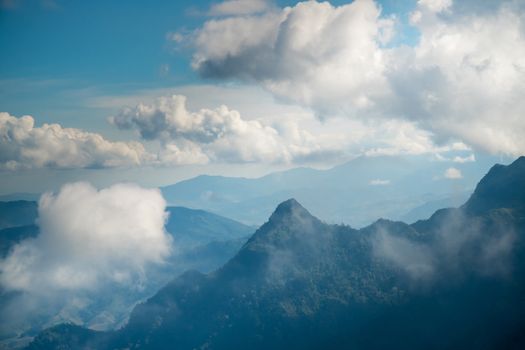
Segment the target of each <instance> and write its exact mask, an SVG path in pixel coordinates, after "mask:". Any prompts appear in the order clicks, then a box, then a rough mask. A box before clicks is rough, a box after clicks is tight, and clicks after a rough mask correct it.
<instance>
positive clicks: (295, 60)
mask: <svg viewBox="0 0 525 350" xmlns="http://www.w3.org/2000/svg"><path fill="white" fill-rule="evenodd" d="M379 14H380V10H379V7H378V6H377V5H376V4H375V3H374V2H372V1H366V0H357V1H355V2H353V3H351V4H348V5H343V6H339V7H334V6H332V5H330V4H329V3H328V2H323V3H318V2H315V1H309V2H303V3H298V4H297V5H295V6H294V7H287V8H284V9H282V10H281V11H270V12H267V13H265V14H264V15H261V16H243V17H228V18H225V19H221V20H212V21H208V22H206V23H205V24H204V26H203V27H202V28H201V29H199V30H198V31H197V32H196V33H194V35H195V39H194V45H195V54H194V56H193V67H194V68H195V69H196V70H198V71H199V72H200V73H201V74H202V75H204V76H207V77H218V78H243V79H248V80H250V79H256V80H258V81H260V82H261V83H262V84H263V85H264V86H265V87H266V88H267V89H269V90H270V91H272V92H273V93H274V94H276V95H278V96H280V97H282V98H286V99H288V100H292V101H296V102H299V103H301V104H304V105H308V106H315V107H317V108H319V109H323V108H322V107H326V106H327V105H329V106H331V107H330V109H333V108H335V107H334V106H335V105H341V104H340V102H341V101H342V100H343V99H345V100H348V101H350V103H345V104H344V105H342V108H343V109H346V108H347V107H351V110H355V109H357V110H361V109H365V108H368V107H370V106H371V104H373V99H374V98H373V96H379V95H382V94H384V93H386V90H385V89H386V88H387V85H386V81H385V79H384V69H385V57H384V54H383V52H382V51H381V50H380V49H379V46H380V45H381V43H384V42H386V41H387V40H388V37H389V36H390V35H391V34H392V27H393V24H394V21H393V20H391V19H381V18H379Z"/></svg>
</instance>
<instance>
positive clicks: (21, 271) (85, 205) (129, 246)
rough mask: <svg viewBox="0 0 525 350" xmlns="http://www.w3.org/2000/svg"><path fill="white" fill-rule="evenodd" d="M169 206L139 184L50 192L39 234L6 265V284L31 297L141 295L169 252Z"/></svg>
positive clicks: (2, 277)
mask: <svg viewBox="0 0 525 350" xmlns="http://www.w3.org/2000/svg"><path fill="white" fill-rule="evenodd" d="M165 206H166V202H165V201H164V199H163V197H162V195H161V194H160V191H159V190H157V189H144V188H141V187H138V186H137V185H133V184H118V185H114V186H112V187H109V188H106V189H102V190H100V191H98V190H97V189H95V188H94V187H92V186H91V185H89V184H88V183H71V184H67V185H64V186H63V187H62V188H61V190H60V191H59V192H58V193H57V194H52V193H45V194H44V195H42V197H41V198H40V201H39V204H38V214H39V219H38V225H39V227H40V234H39V235H38V236H37V237H36V238H34V239H27V240H25V241H22V242H21V243H20V244H18V245H16V246H15V247H14V249H13V250H12V251H11V253H10V254H9V255H8V256H7V257H6V258H5V260H3V261H1V262H0V271H1V274H0V281H1V284H2V286H3V287H4V288H6V289H10V290H21V291H26V292H30V293H33V294H40V293H50V294H51V293H52V292H53V291H57V290H96V289H97V288H99V287H100V285H101V284H103V283H117V284H126V285H129V286H130V287H132V288H136V287H137V285H139V284H140V282H141V281H142V280H143V279H144V278H145V273H146V268H147V266H148V265H149V264H151V263H161V262H163V260H164V258H166V257H167V256H168V255H169V254H170V252H171V237H170V236H169V235H168V234H167V233H166V232H165V231H164V221H165V219H166V215H167V214H166V212H165V211H164V210H165Z"/></svg>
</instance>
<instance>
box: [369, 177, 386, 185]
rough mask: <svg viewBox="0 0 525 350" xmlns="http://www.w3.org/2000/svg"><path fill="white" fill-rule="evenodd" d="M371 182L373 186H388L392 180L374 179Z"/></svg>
mask: <svg viewBox="0 0 525 350" xmlns="http://www.w3.org/2000/svg"><path fill="white" fill-rule="evenodd" d="M369 184H370V185H372V186H386V185H390V180H381V179H374V180H370V182H369Z"/></svg>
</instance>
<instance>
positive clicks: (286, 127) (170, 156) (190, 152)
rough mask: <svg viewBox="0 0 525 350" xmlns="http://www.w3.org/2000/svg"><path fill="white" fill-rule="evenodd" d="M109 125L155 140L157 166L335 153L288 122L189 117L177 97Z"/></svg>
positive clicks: (202, 114)
mask: <svg viewBox="0 0 525 350" xmlns="http://www.w3.org/2000/svg"><path fill="white" fill-rule="evenodd" d="M110 122H111V123H112V124H114V125H116V126H117V127H119V128H121V129H135V130H137V131H138V132H139V134H140V136H141V137H142V138H144V139H147V140H154V139H155V140H159V141H160V142H161V144H162V150H161V152H160V155H159V162H160V163H161V164H170V163H171V164H192V163H197V164H205V163H208V162H232V163H236V162H238V163H243V162H267V163H272V162H282V163H290V162H293V161H300V160H301V159H309V158H315V157H321V156H330V155H337V154H339V153H341V149H340V148H335V149H332V148H331V146H330V145H327V143H326V144H323V143H321V141H322V139H323V138H322V137H314V136H313V135H312V134H311V133H310V132H308V131H306V130H304V129H300V128H299V126H298V125H297V123H295V122H293V121H290V120H284V121H281V122H276V123H272V124H271V125H270V124H267V123H265V122H263V121H261V120H248V119H244V118H242V117H241V115H240V113H239V112H237V111H236V110H232V109H229V108H228V107H227V106H224V105H222V106H220V107H218V108H216V109H213V110H211V109H201V110H199V111H197V112H191V111H188V109H187V108H186V97H184V96H181V95H173V96H171V97H161V98H158V99H157V100H156V101H155V102H154V103H152V104H139V105H137V106H136V107H134V108H127V109H124V110H122V111H121V112H120V113H119V114H117V115H116V116H113V117H111V118H110ZM339 147H341V146H339Z"/></svg>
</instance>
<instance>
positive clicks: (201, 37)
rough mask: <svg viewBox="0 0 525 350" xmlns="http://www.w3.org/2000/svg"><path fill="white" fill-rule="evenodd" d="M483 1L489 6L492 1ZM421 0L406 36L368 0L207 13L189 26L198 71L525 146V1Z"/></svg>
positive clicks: (333, 107) (477, 142)
mask: <svg viewBox="0 0 525 350" xmlns="http://www.w3.org/2000/svg"><path fill="white" fill-rule="evenodd" d="M487 6H488V5H487ZM480 7H481V6H480V5H479V4H476V2H472V1H470V2H459V1H458V2H453V1H451V0H421V1H419V2H418V3H417V5H416V8H415V9H414V11H413V13H412V14H411V16H410V17H411V24H412V25H413V26H415V29H417V30H418V31H419V34H420V36H419V41H418V42H417V43H416V44H415V45H413V46H407V45H397V46H393V43H394V41H392V40H391V39H392V38H394V37H395V35H396V32H395V29H396V28H397V27H396V23H397V22H396V21H398V20H399V19H396V18H392V17H385V16H382V15H381V9H380V6H379V5H378V4H377V3H375V2H374V1H372V0H358V1H354V2H352V3H350V4H346V5H341V6H332V5H331V4H329V3H328V2H323V3H319V2H316V1H308V2H302V3H298V4H296V5H295V6H293V7H286V8H282V9H280V10H277V9H272V10H269V11H266V12H264V13H262V14H258V15H246V16H227V17H225V18H220V19H212V20H209V21H207V22H206V23H204V24H203V25H202V27H201V28H198V29H197V30H196V31H195V32H194V33H193V34H192V36H191V41H192V45H193V50H194V54H193V61H192V62H193V63H192V64H193V67H194V69H195V70H197V71H198V72H199V73H200V74H201V75H202V76H203V77H209V78H215V79H217V78H218V79H237V80H244V81H248V82H257V83H258V84H260V85H261V86H263V87H264V88H265V89H267V90H268V91H270V92H272V93H273V94H274V95H275V96H277V97H278V98H280V99H284V100H286V101H291V102H294V103H298V104H301V105H303V106H307V107H311V108H313V109H314V110H315V111H316V112H317V113H318V114H319V115H320V116H321V117H323V118H326V117H329V116H333V115H344V116H347V117H349V118H361V119H401V120H408V121H412V122H414V123H415V124H416V126H417V127H418V128H421V129H423V130H426V131H428V132H430V133H431V135H432V138H433V140H434V141H435V142H436V143H438V144H440V143H443V142H449V141H451V140H452V141H462V142H464V143H466V144H468V145H470V146H473V147H474V148H476V149H478V150H483V151H488V152H491V153H504V154H510V155H518V154H521V153H524V152H525V138H523V137H522V135H523V134H524V133H525V120H524V119H523V118H522V117H521V116H522V112H523V110H525V102H524V101H525V96H524V95H525V61H524V60H523V57H525V30H523V28H524V27H525V15H524V14H525V8H524V7H523V6H522V5H520V4H519V2H513V1H502V2H498V4H497V5H494V4H491V5H490V7H491V10H490V11H483V10H482V9H480Z"/></svg>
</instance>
